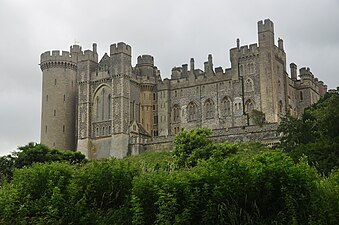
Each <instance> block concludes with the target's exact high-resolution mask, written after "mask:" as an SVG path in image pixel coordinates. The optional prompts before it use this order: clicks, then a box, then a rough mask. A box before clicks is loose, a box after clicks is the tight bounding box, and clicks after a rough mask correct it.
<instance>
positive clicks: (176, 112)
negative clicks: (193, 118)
mask: <svg viewBox="0 0 339 225" xmlns="http://www.w3.org/2000/svg"><path fill="white" fill-rule="evenodd" d="M179 118H180V108H179V106H178V105H175V106H174V107H173V122H178V121H179Z"/></svg>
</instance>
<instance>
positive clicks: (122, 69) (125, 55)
mask: <svg viewBox="0 0 339 225" xmlns="http://www.w3.org/2000/svg"><path fill="white" fill-rule="evenodd" d="M110 56H111V57H110V58H111V73H112V75H113V76H120V75H128V76H130V75H131V70H132V66H131V56H132V48H131V46H129V45H127V44H125V43H123V42H119V43H118V44H112V45H111V47H110Z"/></svg>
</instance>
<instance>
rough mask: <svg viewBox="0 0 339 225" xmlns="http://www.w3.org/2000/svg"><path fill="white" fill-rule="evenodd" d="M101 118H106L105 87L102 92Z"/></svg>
mask: <svg viewBox="0 0 339 225" xmlns="http://www.w3.org/2000/svg"><path fill="white" fill-rule="evenodd" d="M101 99H102V101H101V120H104V119H105V100H104V99H105V89H103V90H102V92H101Z"/></svg>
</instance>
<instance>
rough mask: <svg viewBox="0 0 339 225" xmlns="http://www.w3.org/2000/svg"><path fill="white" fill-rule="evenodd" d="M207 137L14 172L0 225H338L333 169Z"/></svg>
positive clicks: (0, 193)
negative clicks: (172, 147) (169, 148)
mask: <svg viewBox="0 0 339 225" xmlns="http://www.w3.org/2000/svg"><path fill="white" fill-rule="evenodd" d="M209 135H210V131H208V130H207V131H204V130H203V131H200V132H195V133H194V132H192V131H189V132H185V133H184V134H181V136H179V137H180V138H178V140H177V142H176V144H177V148H176V150H180V152H181V153H180V152H177V155H175V154H174V155H173V154H172V153H171V152H160V153H156V152H148V153H145V154H141V155H139V156H135V157H130V158H125V159H123V160H117V159H107V160H101V161H91V162H88V163H86V164H81V165H80V166H79V165H78V164H77V165H73V164H70V163H68V161H67V162H65V161H64V162H45V163H33V164H32V165H31V166H25V167H23V168H21V169H15V170H14V173H13V179H12V181H10V182H6V181H4V182H3V184H2V186H1V187H0V224H145V225H146V224H197V225H198V224H216V225H218V224H253V225H254V224H255V225H270V224H300V225H302V224H305V225H322V224H330V225H332V224H333V225H336V224H338V223H339V214H338V208H339V172H338V170H333V171H332V172H331V173H329V175H328V177H322V176H320V175H319V174H318V173H317V171H316V170H315V169H314V168H313V167H310V166H309V165H308V163H307V161H308V160H309V159H308V158H307V157H304V156H303V157H301V160H300V161H298V162H294V161H293V159H292V158H291V157H290V156H289V155H288V154H286V153H285V152H282V151H275V150H272V149H268V148H267V147H265V146H264V145H262V144H259V143H247V144H229V143H221V144H215V143H212V141H210V139H209ZM190 138H192V139H190ZM331 148H332V147H331V146H330V147H329V149H331ZM40 150H41V151H42V150H43V148H42V149H40ZM304 151H305V150H302V151H301V152H304ZM182 152H184V153H185V154H183V155H184V156H185V157H184V158H182V159H180V160H181V161H180V162H182V165H183V166H182V167H176V168H175V167H174V165H175V164H177V162H176V160H177V159H178V158H176V157H178V156H181V154H182ZM236 152H237V154H235V153H236ZM179 153H180V154H179ZM290 154H291V153H290ZM41 155H42V156H43V157H42V156H41ZM44 155H46V154H40V155H39V157H38V158H44V157H45V156H44ZM173 156H174V157H173ZM5 160H10V159H5ZM4 162H7V161H4ZM10 162H12V161H11V160H10ZM5 165H7V164H6V163H5ZM174 168H175V169H174Z"/></svg>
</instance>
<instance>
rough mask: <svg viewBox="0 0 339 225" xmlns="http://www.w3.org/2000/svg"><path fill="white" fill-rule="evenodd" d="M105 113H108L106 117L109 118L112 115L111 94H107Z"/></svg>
mask: <svg viewBox="0 0 339 225" xmlns="http://www.w3.org/2000/svg"><path fill="white" fill-rule="evenodd" d="M107 115H108V119H111V117H112V97H111V95H108V107H107Z"/></svg>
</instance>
